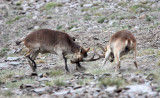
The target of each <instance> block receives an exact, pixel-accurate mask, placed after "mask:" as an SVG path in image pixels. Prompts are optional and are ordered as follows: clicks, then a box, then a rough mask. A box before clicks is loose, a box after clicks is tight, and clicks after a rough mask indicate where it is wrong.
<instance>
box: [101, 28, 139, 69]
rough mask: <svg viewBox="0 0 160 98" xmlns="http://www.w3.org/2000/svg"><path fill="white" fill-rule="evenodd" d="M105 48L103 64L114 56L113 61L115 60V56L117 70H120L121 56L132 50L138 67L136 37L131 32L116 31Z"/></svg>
mask: <svg viewBox="0 0 160 98" xmlns="http://www.w3.org/2000/svg"><path fill="white" fill-rule="evenodd" d="M105 50H106V51H105V58H104V61H103V63H102V66H104V65H105V63H106V61H107V59H108V58H109V57H112V60H111V61H113V60H114V58H115V60H116V64H117V66H116V70H115V71H119V68H120V57H121V56H123V55H125V54H127V53H128V52H129V51H130V50H131V51H133V53H134V64H135V66H136V68H138V66H137V62H136V54H137V51H136V39H135V37H134V36H133V34H132V33H131V32H129V31H126V30H122V31H119V32H117V33H115V34H114V35H113V36H112V37H111V39H110V40H109V43H108V45H107V46H106V48H105Z"/></svg>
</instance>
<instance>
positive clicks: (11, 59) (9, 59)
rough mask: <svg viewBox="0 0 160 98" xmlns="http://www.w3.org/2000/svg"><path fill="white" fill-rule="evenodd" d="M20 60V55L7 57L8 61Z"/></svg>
mask: <svg viewBox="0 0 160 98" xmlns="http://www.w3.org/2000/svg"><path fill="white" fill-rule="evenodd" d="M16 60H19V57H7V59H6V61H16Z"/></svg>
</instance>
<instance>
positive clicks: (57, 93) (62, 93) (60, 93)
mask: <svg viewBox="0 0 160 98" xmlns="http://www.w3.org/2000/svg"><path fill="white" fill-rule="evenodd" d="M68 93H69V91H60V92H55V93H54V94H55V95H65V94H68Z"/></svg>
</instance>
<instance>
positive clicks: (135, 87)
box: [126, 84, 152, 93]
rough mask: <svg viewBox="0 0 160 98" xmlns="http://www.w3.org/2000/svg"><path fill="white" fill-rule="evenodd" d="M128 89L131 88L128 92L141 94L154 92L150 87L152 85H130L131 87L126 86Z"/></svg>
mask: <svg viewBox="0 0 160 98" xmlns="http://www.w3.org/2000/svg"><path fill="white" fill-rule="evenodd" d="M126 88H129V90H128V91H127V92H137V93H138V92H141V93H148V92H152V89H151V87H150V85H145V84H142V85H130V86H126Z"/></svg>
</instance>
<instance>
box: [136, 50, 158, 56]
mask: <svg viewBox="0 0 160 98" xmlns="http://www.w3.org/2000/svg"><path fill="white" fill-rule="evenodd" d="M151 54H155V51H154V49H152V48H149V49H144V50H142V51H139V52H138V54H137V55H138V56H145V55H151Z"/></svg>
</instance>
